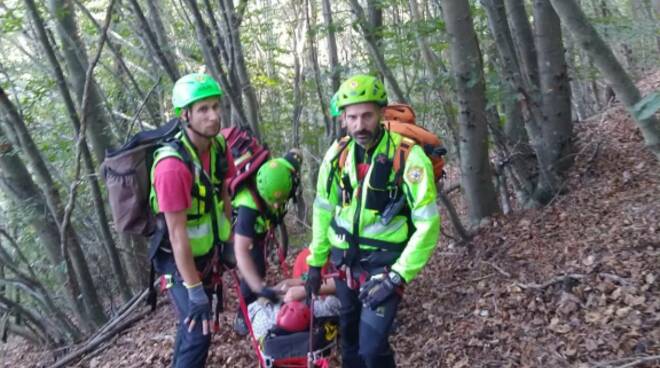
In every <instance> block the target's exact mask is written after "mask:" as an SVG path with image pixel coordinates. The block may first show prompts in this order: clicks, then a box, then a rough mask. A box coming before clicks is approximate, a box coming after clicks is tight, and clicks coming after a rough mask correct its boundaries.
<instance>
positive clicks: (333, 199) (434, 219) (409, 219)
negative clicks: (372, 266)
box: [307, 131, 440, 282]
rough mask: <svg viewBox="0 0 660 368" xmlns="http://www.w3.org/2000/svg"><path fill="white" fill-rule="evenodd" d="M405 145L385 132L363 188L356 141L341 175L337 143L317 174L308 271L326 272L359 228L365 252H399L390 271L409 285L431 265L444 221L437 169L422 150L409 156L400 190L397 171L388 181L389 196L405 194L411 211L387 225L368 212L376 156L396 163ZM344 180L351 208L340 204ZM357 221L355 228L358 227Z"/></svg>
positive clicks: (374, 212) (416, 148) (378, 215)
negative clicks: (320, 269)
mask: <svg viewBox="0 0 660 368" xmlns="http://www.w3.org/2000/svg"><path fill="white" fill-rule="evenodd" d="M388 140H390V142H389V149H388V144H387V141H388ZM401 140H402V136H401V135H399V134H397V133H391V132H389V131H385V132H384V134H383V136H382V138H381V140H380V142H379V143H378V145H377V146H376V148H375V149H374V152H373V153H372V155H371V163H370V167H369V171H368V172H367V174H366V176H365V177H364V179H363V181H362V183H359V182H358V173H357V163H356V162H355V147H356V143H355V141H354V140H351V141H350V142H349V143H348V145H347V146H345V148H344V149H345V150H348V155H347V157H346V161H345V163H344V167H343V170H340V169H339V168H338V161H339V160H338V159H337V158H338V156H339V154H340V151H341V149H342V148H341V145H340V144H339V143H338V142H335V143H334V144H333V145H332V146H331V147H330V149H329V150H328V152H327V153H326V155H325V157H324V159H323V162H322V163H321V167H320V169H319V175H318V181H317V188H316V198H315V200H314V207H313V222H312V224H313V225H312V227H313V230H312V232H313V234H312V242H311V245H310V255H309V256H308V258H307V263H308V264H309V265H310V266H315V267H322V266H323V265H324V264H325V262H326V260H327V258H328V254H329V252H330V247H335V248H339V249H348V248H349V239H351V236H352V234H353V231H354V229H355V228H356V225H357V229H358V240H359V248H360V249H361V250H365V251H371V250H375V249H379V248H382V247H379V246H377V244H379V243H382V244H387V245H388V249H389V250H391V249H392V248H395V249H398V251H400V252H401V254H400V255H399V257H398V259H397V260H396V262H395V263H394V264H393V265H392V269H393V270H394V271H396V272H397V273H399V274H400V275H401V277H403V279H404V280H405V281H406V282H410V281H412V279H414V278H415V276H416V275H417V274H418V273H419V271H420V270H421V269H422V268H423V267H424V265H425V264H426V263H427V261H428V260H429V258H430V257H431V254H432V253H433V250H434V249H435V247H436V244H437V241H438V237H439V233H440V215H439V213H438V208H437V206H436V203H435V202H436V195H437V191H436V186H435V179H434V176H433V167H432V165H431V161H430V159H429V158H428V157H427V156H426V154H425V153H424V151H423V149H422V148H421V147H419V146H417V145H415V146H413V147H412V149H411V150H410V154H409V155H408V157H407V159H406V161H405V166H404V168H403V177H402V179H403V180H402V181H401V184H400V185H399V187H398V188H397V187H396V186H395V185H394V183H395V176H396V174H397V173H395V172H394V169H392V170H391V173H390V177H389V181H388V183H390V184H391V185H392V186H391V187H389V188H388V191H396V190H402V191H403V195H404V196H405V205H406V206H407V210H406V211H401V212H400V213H399V214H398V215H396V216H394V217H393V218H392V219H391V221H389V223H387V224H383V223H381V221H380V220H381V215H382V214H381V212H380V211H377V210H371V209H368V208H366V207H365V204H366V203H365V202H366V201H365V198H367V191H368V190H370V188H369V185H368V183H369V182H370V181H369V179H370V177H371V174H372V172H373V169H374V167H375V165H374V163H375V158H376V156H378V154H380V153H383V154H386V155H388V158H389V159H391V160H393V156H394V152H395V151H396V147H397V146H398V145H399V144H400V143H401ZM388 151H389V152H388ZM340 171H343V172H340ZM331 175H332V176H331ZM345 176H347V177H348V181H349V182H350V188H352V193H351V200H350V202H348V203H342V198H341V197H342V193H341V192H342V190H341V188H342V187H347V186H346V185H343V182H344V180H346V179H344V180H342V179H343V178H344V177H345ZM358 212H359V213H358ZM356 219H357V221H358V223H357V224H356V223H355V222H354V221H356ZM411 225H412V226H411Z"/></svg>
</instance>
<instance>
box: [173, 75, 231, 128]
mask: <svg viewBox="0 0 660 368" xmlns="http://www.w3.org/2000/svg"><path fill="white" fill-rule="evenodd" d="M220 96H222V90H221V89H220V86H219V85H218V82H216V81H215V79H213V77H211V76H210V75H208V74H204V73H192V74H188V75H185V76H183V77H181V78H179V80H177V81H176V83H174V88H172V106H173V107H174V115H175V116H177V117H179V116H181V111H183V109H185V108H186V107H188V106H190V105H191V104H193V103H195V102H197V101H200V100H203V99H205V98H209V97H220Z"/></svg>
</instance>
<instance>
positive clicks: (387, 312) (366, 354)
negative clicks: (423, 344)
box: [335, 278, 401, 368]
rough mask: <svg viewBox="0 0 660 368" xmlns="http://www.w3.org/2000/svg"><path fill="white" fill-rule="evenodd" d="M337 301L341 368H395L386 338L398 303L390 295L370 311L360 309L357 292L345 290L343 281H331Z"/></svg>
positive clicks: (399, 298) (336, 279)
mask: <svg viewBox="0 0 660 368" xmlns="http://www.w3.org/2000/svg"><path fill="white" fill-rule="evenodd" d="M335 285H336V287H337V297H338V298H339V300H340V301H341V310H340V315H339V328H340V336H341V352H342V366H343V367H344V368H362V367H368V368H389V367H395V366H396V364H395V362H394V351H392V348H391V347H390V343H389V335H390V332H391V329H392V323H393V321H394V317H395V316H396V312H397V310H398V308H399V303H400V302H401V296H399V295H398V294H396V293H394V294H393V295H392V296H391V297H390V298H389V299H387V300H386V301H385V302H384V303H383V304H381V305H379V306H378V307H376V309H375V310H372V309H370V308H368V307H363V306H362V303H361V302H360V300H359V299H358V294H359V291H358V290H352V289H349V288H348V286H347V285H346V281H344V280H341V279H339V278H335Z"/></svg>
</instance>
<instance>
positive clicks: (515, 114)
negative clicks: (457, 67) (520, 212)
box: [481, 0, 534, 202]
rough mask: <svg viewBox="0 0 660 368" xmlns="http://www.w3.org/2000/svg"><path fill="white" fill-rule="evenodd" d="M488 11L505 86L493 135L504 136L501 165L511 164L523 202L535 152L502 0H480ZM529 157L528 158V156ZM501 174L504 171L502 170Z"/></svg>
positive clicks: (529, 191) (531, 184) (529, 190)
mask: <svg viewBox="0 0 660 368" xmlns="http://www.w3.org/2000/svg"><path fill="white" fill-rule="evenodd" d="M481 3H482V4H483V5H484V9H486V13H487V15H488V24H489V26H490V29H491V32H492V33H493V37H494V39H495V45H496V47H497V51H498V55H499V58H497V59H496V62H497V65H498V67H499V70H500V75H502V76H503V77H504V79H505V81H504V83H503V87H504V91H505V93H504V97H503V104H504V113H505V116H506V122H505V124H504V127H503V129H502V131H501V132H499V130H500V127H499V124H498V125H497V126H495V127H491V129H493V130H498V131H497V132H495V133H496V134H494V135H493V136H494V137H497V136H499V135H501V136H502V137H503V138H504V141H505V142H504V145H505V146H506V147H503V149H504V150H505V151H506V153H505V157H503V163H502V164H503V165H508V164H509V163H510V164H511V166H512V170H513V171H514V176H515V177H516V180H514V184H515V187H516V193H517V195H518V198H519V200H521V201H522V202H526V201H527V199H528V198H529V197H530V196H531V195H532V193H533V188H534V180H533V178H532V172H533V169H534V160H533V158H534V152H533V151H532V149H531V147H530V145H529V139H528V137H527V134H526V131H525V121H524V118H523V114H522V110H521V106H520V101H519V99H518V95H519V92H518V89H520V88H522V86H521V84H522V83H524V82H522V78H521V76H520V67H519V64H518V58H517V56H516V53H515V47H514V44H513V39H512V37H511V32H510V30H509V26H508V24H507V20H506V11H505V8H504V3H503V2H502V0H481ZM530 159H531V160H530ZM501 175H504V170H502V172H501Z"/></svg>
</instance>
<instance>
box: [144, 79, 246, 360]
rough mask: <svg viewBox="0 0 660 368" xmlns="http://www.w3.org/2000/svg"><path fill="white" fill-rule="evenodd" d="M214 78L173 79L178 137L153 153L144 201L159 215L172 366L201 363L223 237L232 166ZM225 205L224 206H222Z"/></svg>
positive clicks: (158, 260) (158, 257) (159, 261)
mask: <svg viewBox="0 0 660 368" xmlns="http://www.w3.org/2000/svg"><path fill="white" fill-rule="evenodd" d="M221 96H222V90H221V89H220V87H219V86H218V83H217V82H216V81H215V80H214V79H213V78H211V77H210V76H208V75H206V74H188V75H186V76H184V77H182V78H181V79H179V80H178V81H176V83H175V84H174V88H173V90H172V104H173V106H174V113H175V115H176V116H177V117H178V118H180V122H181V124H182V129H181V131H180V132H179V133H178V134H177V135H176V138H175V139H174V140H173V141H171V142H167V144H164V145H163V146H162V147H160V148H159V149H157V150H156V152H155V153H154V163H153V166H152V170H151V183H152V187H151V194H150V204H151V208H152V210H153V212H154V213H156V214H158V218H159V224H158V230H157V231H156V234H155V235H154V236H152V241H154V240H153V239H155V238H154V237H160V238H158V239H157V240H155V241H154V242H156V244H157V245H159V247H158V250H157V251H156V253H155V256H154V260H153V261H154V266H155V268H156V271H157V272H158V273H160V274H161V275H162V276H161V280H165V281H166V282H165V283H166V284H167V285H166V286H167V289H168V293H169V295H170V297H171V299H172V301H173V304H174V305H175V307H176V309H177V311H178V316H179V326H178V330H177V335H176V340H175V343H174V357H173V361H172V366H173V367H185V368H191V367H203V366H204V365H205V362H206V357H207V355H208V349H209V345H210V342H211V335H210V322H211V300H210V287H211V278H212V275H211V271H212V268H213V262H212V259H213V258H214V254H215V252H216V250H217V248H218V247H220V246H221V245H222V244H223V243H224V242H225V241H227V240H228V239H229V235H230V233H231V224H230V222H229V220H228V218H227V212H228V211H225V210H224V209H225V205H227V204H228V203H227V201H228V196H227V195H226V185H225V178H226V176H227V175H229V174H231V172H232V170H235V169H234V165H233V160H232V158H231V155H230V153H229V152H228V151H229V150H227V149H226V143H225V140H224V139H223V137H222V135H218V132H219V131H220V127H221V126H220V97H221ZM226 208H227V209H228V206H227V207H226Z"/></svg>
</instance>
